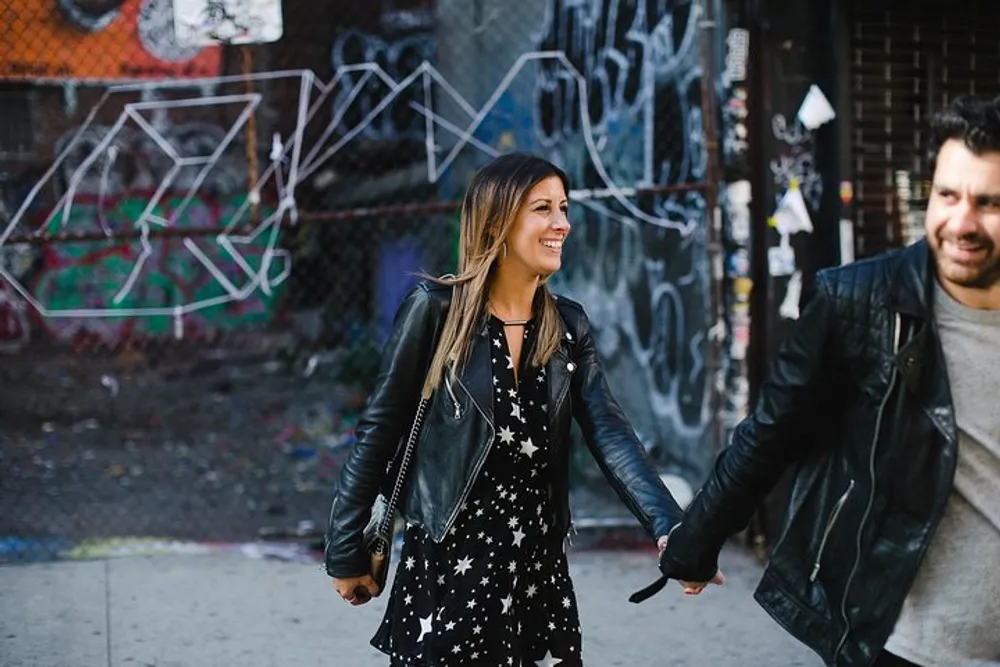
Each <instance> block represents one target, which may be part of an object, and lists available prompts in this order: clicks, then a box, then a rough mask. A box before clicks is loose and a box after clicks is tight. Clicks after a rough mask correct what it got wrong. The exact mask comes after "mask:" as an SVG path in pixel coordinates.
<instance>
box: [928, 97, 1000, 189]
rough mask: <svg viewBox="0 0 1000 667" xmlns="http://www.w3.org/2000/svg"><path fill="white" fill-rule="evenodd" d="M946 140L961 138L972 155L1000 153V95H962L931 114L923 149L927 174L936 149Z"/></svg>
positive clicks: (931, 170)
mask: <svg viewBox="0 0 1000 667" xmlns="http://www.w3.org/2000/svg"><path fill="white" fill-rule="evenodd" d="M949 139H957V140H958V141H961V142H962V143H964V144H965V147H966V148H968V149H969V150H970V151H971V152H972V153H973V154H975V155H982V154H983V153H990V152H993V151H997V152H1000V97H994V98H992V99H988V98H985V97H977V96H974V95H966V96H963V97H959V98H957V99H956V100H955V101H954V102H952V103H951V104H950V105H949V106H948V107H947V108H946V109H943V110H942V111H939V112H938V113H936V114H934V116H933V117H932V118H931V133H930V144H929V146H928V150H927V158H928V161H929V165H930V173H931V174H933V173H934V166H935V163H936V162H937V156H938V151H940V150H941V146H942V145H943V144H944V142H946V141H948V140H949Z"/></svg>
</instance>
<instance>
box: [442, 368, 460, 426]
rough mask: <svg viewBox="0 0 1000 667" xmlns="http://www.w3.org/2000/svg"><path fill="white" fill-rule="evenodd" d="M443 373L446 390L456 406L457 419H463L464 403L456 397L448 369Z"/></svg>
mask: <svg viewBox="0 0 1000 667" xmlns="http://www.w3.org/2000/svg"><path fill="white" fill-rule="evenodd" d="M443 375H444V388H445V391H447V392H448V396H450V397H451V402H452V405H454V406H455V419H461V418H462V404H461V403H459V402H458V399H457V398H456V397H455V392H454V391H453V390H452V388H451V380H449V379H448V371H447V370H445V372H444V374H443Z"/></svg>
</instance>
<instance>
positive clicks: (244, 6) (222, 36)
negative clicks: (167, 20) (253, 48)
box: [173, 0, 283, 46]
mask: <svg viewBox="0 0 1000 667" xmlns="http://www.w3.org/2000/svg"><path fill="white" fill-rule="evenodd" d="M173 3H174V32H175V33H176V38H177V43H178V44H181V45H183V46H209V45H212V44H266V43H269V42H276V41H278V40H279V39H281V35H282V32H283V23H282V19H281V0H173Z"/></svg>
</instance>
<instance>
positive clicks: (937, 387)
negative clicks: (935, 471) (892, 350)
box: [889, 239, 957, 442]
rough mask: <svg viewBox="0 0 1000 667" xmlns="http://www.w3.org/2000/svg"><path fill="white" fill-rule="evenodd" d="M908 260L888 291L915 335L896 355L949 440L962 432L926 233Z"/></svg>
mask: <svg viewBox="0 0 1000 667" xmlns="http://www.w3.org/2000/svg"><path fill="white" fill-rule="evenodd" d="M902 252H903V253H904V256H903V261H902V262H901V263H900V269H899V272H898V273H897V274H896V276H895V278H894V280H893V283H892V289H891V291H890V295H889V307H890V308H891V309H892V310H893V311H895V312H897V313H900V314H902V315H904V316H906V317H904V318H903V321H904V322H907V320H909V321H908V322H907V326H908V327H910V328H911V330H912V331H914V332H915V333H913V335H912V336H904V337H903V338H902V340H903V341H905V343H904V344H903V347H902V348H901V349H900V350H899V353H898V354H897V355H896V358H895V363H896V365H897V368H898V369H899V373H900V377H901V378H902V380H903V383H904V384H905V385H906V388H907V390H908V391H910V392H911V393H912V394H913V395H914V396H916V397H917V400H918V401H919V403H920V405H921V407H922V408H923V410H924V413H925V414H926V415H927V417H928V418H929V419H930V420H931V422H932V423H933V424H934V426H935V427H936V428H937V429H938V431H940V432H941V434H942V435H943V436H944V437H945V438H946V439H947V440H948V441H950V442H954V441H955V439H956V438H957V431H956V429H957V427H956V424H955V409H954V407H953V405H952V398H951V389H950V386H949V383H948V369H947V366H946V365H945V359H944V352H943V351H942V350H941V341H940V339H939V338H938V336H937V335H936V327H935V325H934V308H933V300H934V280H935V277H934V270H933V267H932V262H933V257H932V256H931V252H930V247H929V246H928V244H927V239H921V240H919V241H917V242H916V243H914V244H913V245H911V246H909V247H907V248H905V249H904V250H903V251H902Z"/></svg>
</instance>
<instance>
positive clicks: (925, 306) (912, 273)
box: [889, 238, 934, 320]
mask: <svg viewBox="0 0 1000 667" xmlns="http://www.w3.org/2000/svg"><path fill="white" fill-rule="evenodd" d="M900 254H901V257H900V262H899V263H898V264H897V269H896V274H895V275H894V276H893V277H892V280H891V283H890V284H891V288H890V290H889V308H891V309H892V310H893V311H895V312H898V313H901V314H904V315H912V316H914V317H919V318H921V319H923V320H929V319H930V318H931V303H932V295H933V289H934V283H933V281H934V270H933V268H932V264H933V257H932V256H931V251H930V246H929V245H928V243H927V239H926V238H923V239H920V240H919V241H917V242H916V243H914V244H912V245H910V246H908V247H906V248H904V249H903V250H901V251H900Z"/></svg>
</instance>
